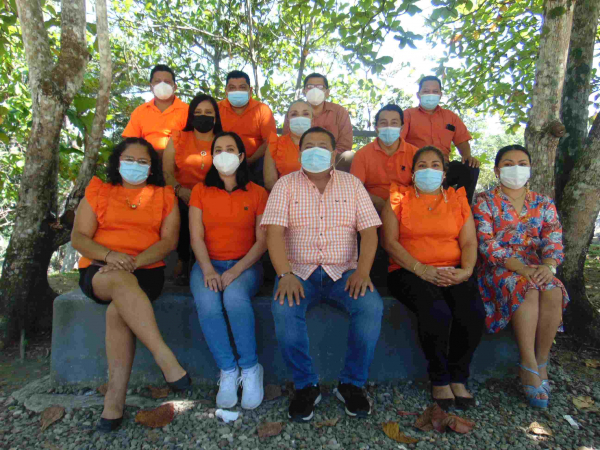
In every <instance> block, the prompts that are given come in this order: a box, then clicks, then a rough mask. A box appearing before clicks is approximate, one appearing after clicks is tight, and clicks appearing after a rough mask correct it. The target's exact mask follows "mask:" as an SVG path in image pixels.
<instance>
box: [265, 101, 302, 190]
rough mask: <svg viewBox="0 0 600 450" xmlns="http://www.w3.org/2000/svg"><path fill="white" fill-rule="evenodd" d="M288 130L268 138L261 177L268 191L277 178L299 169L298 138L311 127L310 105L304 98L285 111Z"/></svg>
mask: <svg viewBox="0 0 600 450" xmlns="http://www.w3.org/2000/svg"><path fill="white" fill-rule="evenodd" d="M286 116H287V118H288V119H289V121H290V132H289V133H288V134H284V135H283V136H281V137H278V136H277V135H276V134H275V133H273V134H272V135H271V137H270V138H269V147H268V149H267V152H266V153H265V165H264V167H263V177H264V179H265V187H266V188H267V190H268V191H270V190H271V189H273V186H275V183H276V182H277V180H278V179H279V178H281V177H283V176H284V175H287V174H288V173H292V172H295V171H296V170H300V147H299V146H298V144H299V142H300V138H301V137H302V135H303V134H304V132H305V131H306V130H308V129H309V128H310V127H311V121H312V116H313V110H312V107H311V106H310V105H309V104H308V103H307V102H305V101H304V100H296V101H295V102H294V103H292V104H291V105H290V109H289V110H288V112H287V115H286Z"/></svg>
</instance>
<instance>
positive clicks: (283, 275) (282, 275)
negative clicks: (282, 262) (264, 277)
mask: <svg viewBox="0 0 600 450" xmlns="http://www.w3.org/2000/svg"><path fill="white" fill-rule="evenodd" d="M291 273H293V272H292V271H291V270H290V271H289V272H285V273H282V274H280V275H277V277H278V278H279V279H281V278H283V277H285V276H286V275H289V274H291Z"/></svg>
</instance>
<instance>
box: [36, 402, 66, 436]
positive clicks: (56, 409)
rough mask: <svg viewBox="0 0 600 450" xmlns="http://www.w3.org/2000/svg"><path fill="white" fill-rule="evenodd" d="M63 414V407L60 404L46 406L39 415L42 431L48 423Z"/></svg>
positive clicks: (61, 416) (60, 417)
mask: <svg viewBox="0 0 600 450" xmlns="http://www.w3.org/2000/svg"><path fill="white" fill-rule="evenodd" d="M64 415H65V408H64V407H62V406H60V405H52V406H48V407H47V408H46V409H45V410H44V411H42V415H41V417H40V422H41V424H42V431H45V430H46V429H47V428H48V427H49V426H50V425H52V424H53V423H54V422H56V421H57V420H60V419H62V418H63V416H64Z"/></svg>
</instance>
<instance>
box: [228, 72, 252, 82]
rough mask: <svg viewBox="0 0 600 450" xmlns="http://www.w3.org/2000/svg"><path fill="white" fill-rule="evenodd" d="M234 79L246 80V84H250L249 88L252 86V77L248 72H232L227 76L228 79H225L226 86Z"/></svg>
mask: <svg viewBox="0 0 600 450" xmlns="http://www.w3.org/2000/svg"><path fill="white" fill-rule="evenodd" d="M232 78H234V79H235V78H245V79H246V82H247V83H248V86H250V77H249V76H248V74H247V73H246V72H242V71H241V70H232V71H231V72H229V73H228V74H227V78H226V79H225V86H227V83H229V80H231V79H232Z"/></svg>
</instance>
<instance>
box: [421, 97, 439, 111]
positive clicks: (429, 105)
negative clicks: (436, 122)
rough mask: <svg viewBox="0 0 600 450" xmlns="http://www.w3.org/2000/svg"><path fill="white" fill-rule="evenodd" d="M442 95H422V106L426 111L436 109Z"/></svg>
mask: <svg viewBox="0 0 600 450" xmlns="http://www.w3.org/2000/svg"><path fill="white" fill-rule="evenodd" d="M441 97H442V96H441V95H437V94H425V95H421V106H422V107H423V108H425V109H429V110H432V109H435V107H436V106H437V105H438V103H439V102H440V98H441Z"/></svg>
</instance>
